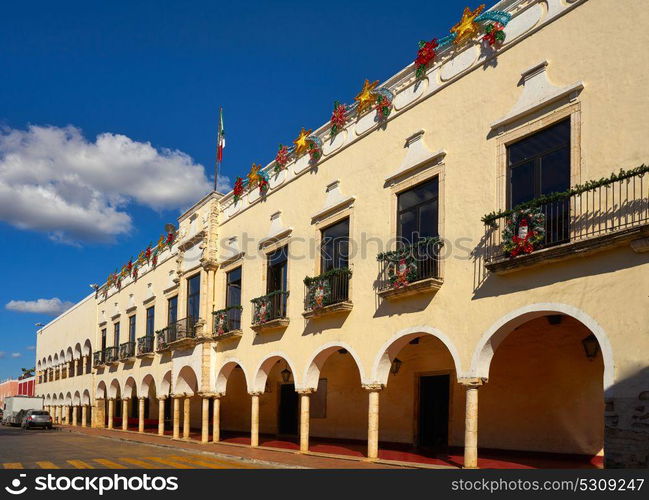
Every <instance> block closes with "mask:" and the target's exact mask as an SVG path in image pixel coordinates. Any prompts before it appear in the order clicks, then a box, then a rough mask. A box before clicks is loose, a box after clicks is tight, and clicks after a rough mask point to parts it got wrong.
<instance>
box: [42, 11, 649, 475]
mask: <svg viewBox="0 0 649 500" xmlns="http://www.w3.org/2000/svg"><path fill="white" fill-rule="evenodd" d="M647 26H649V14H648V13H647V9H646V7H645V6H644V5H643V4H642V2H636V1H634V0H623V1H619V2H611V1H609V0H588V1H586V0H503V1H501V2H499V3H498V4H496V5H495V6H494V7H492V8H491V9H489V10H481V9H480V8H478V9H477V10H475V11H466V12H465V15H464V16H463V18H462V22H460V23H459V24H458V26H456V27H454V28H453V30H452V31H451V32H450V34H449V35H448V36H446V37H444V38H440V39H439V40H436V41H430V42H428V43H422V44H421V45H420V51H419V57H418V59H417V62H416V63H414V64H411V65H409V66H407V67H406V68H404V69H403V70H402V71H401V72H399V73H398V74H396V75H394V76H393V77H391V78H390V79H389V80H387V81H385V82H383V83H381V84H373V83H371V82H366V84H365V86H364V87H363V90H362V91H361V92H360V93H359V95H358V96H357V98H356V99H355V101H354V104H353V105H348V106H347V105H339V106H337V107H336V108H335V110H334V114H333V116H332V120H331V122H328V123H326V124H324V125H322V126H321V127H320V128H318V129H316V130H314V131H310V130H303V131H302V133H300V135H299V137H298V139H296V141H295V142H294V145H293V146H291V147H289V148H286V147H285V148H282V149H280V151H279V153H278V155H277V157H276V158H275V160H274V161H272V162H271V163H270V164H268V165H267V166H265V167H263V168H259V169H258V167H256V166H253V169H252V170H251V173H250V175H249V176H248V177H247V178H245V179H240V180H238V182H237V183H236V185H235V189H234V191H233V192H230V193H228V194H220V193H216V192H214V193H211V194H209V195H208V196H206V197H205V198H204V199H202V200H200V201H199V202H198V203H196V205H194V206H193V207H191V208H190V209H189V210H188V211H187V212H186V213H185V214H183V215H182V216H181V217H180V219H179V220H178V227H177V228H175V227H174V228H172V227H168V228H167V229H166V233H165V234H164V235H163V236H162V237H161V239H160V241H159V243H158V244H157V245H156V246H155V247H153V248H149V249H146V250H144V251H143V252H142V254H141V255H140V256H139V258H138V259H137V260H136V261H135V262H131V263H129V264H126V265H125V266H124V267H123V268H122V271H121V272H120V273H119V274H117V275H114V276H111V277H110V279H109V280H108V282H107V283H105V284H103V285H101V286H99V287H98V288H97V290H96V293H93V294H92V295H90V296H89V297H87V298H86V299H84V300H83V301H81V302H80V303H78V304H77V305H75V306H74V307H73V308H72V309H70V310H69V311H67V312H66V313H64V314H62V315H61V316H60V317H58V318H56V319H55V320H53V321H52V322H51V323H50V324H48V325H46V326H45V327H43V328H42V329H41V330H39V332H38V340H37V370H38V385H37V394H39V395H41V396H43V397H44V398H45V405H46V406H48V407H50V409H51V410H52V411H53V412H55V413H56V416H57V419H59V420H65V421H66V422H68V423H70V424H72V425H93V426H96V427H107V428H113V429H116V430H118V429H128V430H131V431H139V432H158V433H160V434H163V435H169V436H170V437H171V438H176V439H199V440H201V441H202V442H205V443H208V442H210V441H223V442H226V443H227V442H236V443H245V444H249V445H250V446H270V445H272V446H276V447H277V446H282V447H286V448H294V449H299V450H300V451H302V452H309V450H311V451H327V452H336V453H345V450H347V451H349V450H352V451H353V452H354V453H356V452H358V450H361V449H362V450H363V453H362V454H364V455H366V456H367V457H369V458H370V459H377V458H378V459H381V458H390V457H395V456H400V457H401V458H402V459H403V457H406V459H408V458H407V457H411V458H412V459H413V460H418V459H420V458H422V457H423V458H424V461H426V460H428V461H431V460H434V459H435V457H438V458H439V457H442V459H443V460H446V462H449V463H453V461H452V460H451V458H449V457H453V456H454V453H455V451H454V450H459V451H457V453H458V455H463V456H464V459H463V461H462V460H461V459H460V460H459V463H456V464H459V465H464V466H465V467H476V466H478V465H479V463H478V457H479V455H480V456H482V453H483V450H484V453H485V454H486V456H494V454H497V453H500V452H501V451H502V450H509V451H514V452H524V453H523V455H526V454H527V455H529V456H553V457H556V456H559V457H571V459H572V460H574V461H575V463H577V462H579V461H583V462H585V463H591V464H597V463H600V462H598V461H602V460H603V461H604V464H605V465H606V466H608V467H628V466H635V467H637V466H642V467H646V466H647V464H648V462H649V459H648V457H649V427H648V424H647V420H646V419H647V415H648V413H647V412H649V409H648V407H647V400H649V358H648V355H647V353H649V326H648V325H649V307H648V306H649V298H648V296H649V293H648V292H649V175H646V174H647V173H649V169H647V168H646V167H643V166H642V165H643V162H646V161H648V159H649V144H648V143H645V141H646V135H647V131H649V94H648V93H647V90H646V89H647V88H648V86H649V72H648V71H647V67H649V55H647V51H646V50H645V46H646V45H647V42H649V35H648V34H647V30H646V27H647ZM281 139H282V138H278V141H279V140H281ZM620 169H623V170H622V171H621V170H620ZM479 450H480V453H479ZM390 453H392V455H391V454H390ZM399 453H402V455H398V454H399ZM544 454H552V455H544ZM519 455H520V453H519ZM431 457H432V458H431Z"/></svg>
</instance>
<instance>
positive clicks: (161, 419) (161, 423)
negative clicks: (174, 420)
mask: <svg viewBox="0 0 649 500" xmlns="http://www.w3.org/2000/svg"><path fill="white" fill-rule="evenodd" d="M165 399H166V398H165V396H160V397H158V434H159V435H160V436H164V434H165Z"/></svg>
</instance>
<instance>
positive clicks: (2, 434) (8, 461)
mask: <svg viewBox="0 0 649 500" xmlns="http://www.w3.org/2000/svg"><path fill="white" fill-rule="evenodd" d="M0 443H2V446H0V468H4V469H226V468H227V469H232V468H234V469H250V468H262V467H263V466H262V465H260V464H251V463H247V462H245V461H243V460H238V459H236V458H232V459H230V458H221V457H217V456H215V455H208V454H201V453H186V452H184V451H182V450H178V449H167V448H163V447H160V446H152V445H148V444H141V443H129V442H124V441H119V440H115V439H105V438H101V437H93V436H84V435H82V434H76V433H70V432H65V431H60V430H56V429H55V430H51V431H46V430H29V431H23V430H22V429H20V428H17V427H3V426H0Z"/></svg>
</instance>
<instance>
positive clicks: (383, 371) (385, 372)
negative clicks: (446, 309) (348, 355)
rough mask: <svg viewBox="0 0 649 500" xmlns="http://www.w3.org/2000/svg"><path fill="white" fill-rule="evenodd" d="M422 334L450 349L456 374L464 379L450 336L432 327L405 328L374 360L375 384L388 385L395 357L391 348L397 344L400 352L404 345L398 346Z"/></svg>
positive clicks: (388, 342) (395, 335)
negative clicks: (433, 338) (391, 352)
mask: <svg viewBox="0 0 649 500" xmlns="http://www.w3.org/2000/svg"><path fill="white" fill-rule="evenodd" d="M421 334H424V335H432V336H433V337H435V338H436V339H437V340H439V341H440V342H442V344H444V345H445V346H446V349H448V352H449V353H450V354H451V357H452V358H453V364H454V365H455V372H456V374H457V378H462V377H464V370H463V369H462V360H461V358H460V354H459V352H458V350H457V347H455V344H454V343H453V341H452V340H451V339H450V337H449V336H448V335H446V334H445V333H444V332H442V331H440V330H438V329H436V328H431V327H430V326H412V327H410V328H405V329H403V330H400V331H398V332H397V333H395V334H394V335H393V336H392V337H391V338H390V339H389V340H388V341H387V342H385V343H384V344H383V345H382V346H381V349H379V352H378V354H377V355H376V358H375V359H374V363H373V364H372V381H373V382H372V383H373V384H386V383H387V381H388V376H389V375H390V366H391V365H392V357H393V356H392V357H391V356H390V352H389V350H390V348H391V347H392V346H393V345H395V343H397V347H398V349H397V352H398V351H399V350H401V348H402V347H403V345H398V344H404V345H405V344H406V343H407V342H409V341H410V340H411V339H412V338H415V336H419V335H421ZM408 337H410V338H408ZM400 339H403V341H402V342H399V340H400ZM395 354H396V353H395Z"/></svg>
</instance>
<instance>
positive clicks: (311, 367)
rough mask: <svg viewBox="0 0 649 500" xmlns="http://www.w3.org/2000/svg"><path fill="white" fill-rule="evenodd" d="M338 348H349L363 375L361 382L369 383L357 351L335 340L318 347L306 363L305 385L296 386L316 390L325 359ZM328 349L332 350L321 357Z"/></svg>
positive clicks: (298, 388)
mask: <svg viewBox="0 0 649 500" xmlns="http://www.w3.org/2000/svg"><path fill="white" fill-rule="evenodd" d="M338 349H345V350H347V352H348V353H349V354H350V355H351V357H352V358H354V362H355V363H356V368H357V369H358V373H359V375H360V377H361V384H367V381H366V378H365V370H363V365H362V363H361V358H360V357H359V356H358V354H356V351H355V350H354V349H353V348H352V347H351V346H350V345H349V344H347V343H346V342H338V341H333V342H327V343H326V344H324V345H321V346H320V347H318V349H317V350H316V351H315V353H313V355H312V356H311V358H310V359H309V362H308V363H307V365H306V368H305V369H304V375H303V376H302V383H303V384H304V385H303V387H298V386H297V385H296V386H295V388H296V390H301V389H313V390H316V389H317V388H318V379H319V378H320V371H321V369H322V367H323V366H324V363H325V361H326V360H327V359H328V358H329V356H330V355H331V354H333V352H335V350H338ZM326 351H331V352H330V353H328V354H327V355H326V356H324V357H321V355H322V354H324V353H326Z"/></svg>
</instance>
